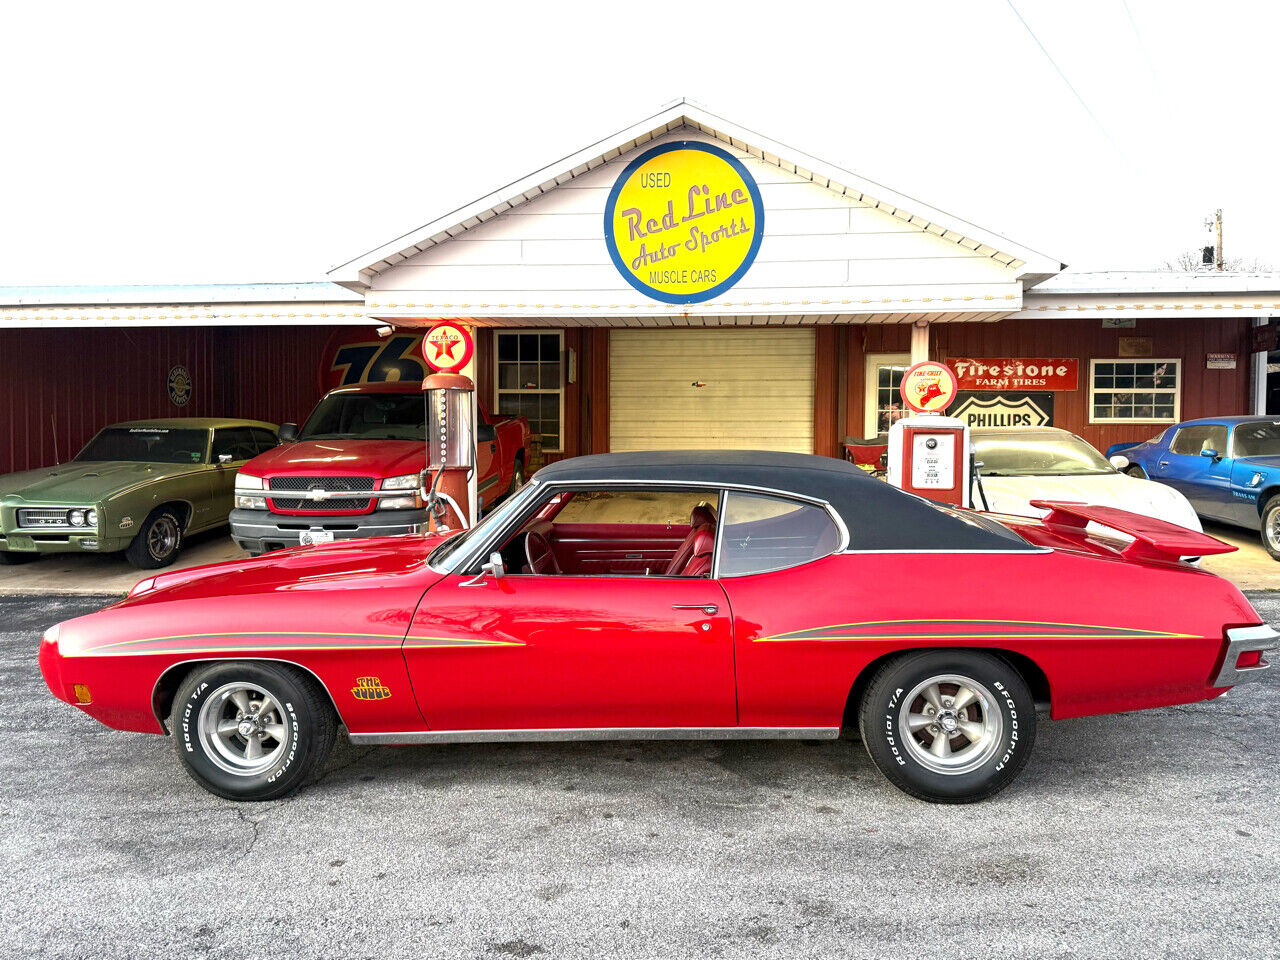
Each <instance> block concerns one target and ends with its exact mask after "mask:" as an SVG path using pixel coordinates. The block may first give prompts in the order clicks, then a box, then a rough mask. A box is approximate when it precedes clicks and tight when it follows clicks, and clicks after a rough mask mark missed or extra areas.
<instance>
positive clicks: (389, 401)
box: [298, 393, 427, 442]
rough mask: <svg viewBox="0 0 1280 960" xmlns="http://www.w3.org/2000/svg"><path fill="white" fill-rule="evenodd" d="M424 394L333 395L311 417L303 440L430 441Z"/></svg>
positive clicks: (299, 437) (302, 433) (326, 398)
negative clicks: (428, 439) (426, 424)
mask: <svg viewBox="0 0 1280 960" xmlns="http://www.w3.org/2000/svg"><path fill="white" fill-rule="evenodd" d="M425 418H426V403H425V402H424V401H423V399H422V394H420V393H331V394H329V396H327V397H325V398H324V399H323V400H321V401H320V405H319V406H317V407H316V409H315V412H314V413H312V414H311V416H310V417H308V418H307V422H306V424H305V425H304V426H303V428H302V432H301V433H300V434H299V435H298V439H299V440H346V439H354V438H361V439H366V440H420V441H423V442H425V441H426V439H427V433H426V427H425V425H424V424H425Z"/></svg>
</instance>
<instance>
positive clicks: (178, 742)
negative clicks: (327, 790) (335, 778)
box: [169, 661, 338, 800]
mask: <svg viewBox="0 0 1280 960" xmlns="http://www.w3.org/2000/svg"><path fill="white" fill-rule="evenodd" d="M169 729H170V731H171V732H172V733H173V739H174V746H175V748H176V749H177V751H178V757H179V759H180V760H181V761H182V764H183V766H184V767H186V770H187V773H189V774H190V775H191V777H192V779H194V780H195V781H196V782H197V783H199V784H200V785H201V786H202V787H204V788H205V789H206V790H208V791H209V792H210V793H216V794H217V795H218V796H220V797H226V798H227V799H229V800H274V799H275V798H276V797H281V796H284V795H285V794H286V793H289V792H291V791H293V790H296V789H297V788H298V787H300V786H302V785H303V784H304V783H306V782H307V781H308V780H309V779H310V778H311V777H312V775H313V774H314V773H316V772H317V771H318V770H319V769H320V765H321V764H323V763H324V761H325V758H326V757H328V755H329V752H330V751H331V750H332V749H333V742H334V740H335V738H336V737H337V731H338V724H337V718H336V717H335V716H334V713H333V709H332V707H331V706H330V704H329V700H328V697H327V696H326V695H325V694H324V692H323V691H322V690H321V689H320V688H319V686H318V684H316V683H315V681H314V680H313V679H312V678H311V677H309V676H307V675H306V674H304V673H301V672H300V671H298V670H296V669H294V668H290V667H287V666H284V665H281V664H274V663H265V662H247V661H246V662H230V663H217V664H214V665H212V666H208V667H204V668H203V669H200V670H196V671H195V672H194V673H192V674H191V676H189V677H188V678H187V679H186V681H185V682H184V683H183V684H182V686H181V687H180V688H179V689H178V693H177V695H176V696H175V697H174V700H173V711H172V712H171V714H170V716H169Z"/></svg>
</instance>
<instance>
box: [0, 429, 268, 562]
mask: <svg viewBox="0 0 1280 960" xmlns="http://www.w3.org/2000/svg"><path fill="white" fill-rule="evenodd" d="M276 443H277V440H276V427H275V425H274V424H270V423H261V422H259V421H257V420H218V419H211V418H208V419H203V418H197V417H186V418H181V419H173V420H137V421H133V422H129V423H117V424H114V425H113V426H110V427H104V428H103V429H102V430H100V431H99V432H98V434H97V435H96V436H95V437H94V438H93V439H92V440H90V441H89V442H88V443H87V444H86V445H85V448H84V449H83V450H81V451H80V452H79V453H78V454H77V455H76V457H75V459H73V460H71V461H69V462H67V463H62V464H59V465H58V466H56V467H46V468H44V469H43V470H28V471H26V472H24V473H11V474H9V475H8V476H3V477H0V562H4V563H17V562H21V561H22V560H27V559H32V558H34V557H36V556H38V555H39V554H41V553H67V552H71V553H82V552H85V551H92V552H95V553H108V552H111V551H114V550H123V551H124V552H125V556H126V557H128V559H129V562H130V563H132V564H133V565H134V566H135V567H141V568H144V569H153V568H155V567H164V566H168V565H169V564H171V563H173V561H174V559H175V558H176V557H177V556H178V551H179V549H181V546H182V539H183V537H185V536H186V535H187V534H188V533H198V532H200V531H202V530H208V529H210V528H212V527H217V526H221V525H223V524H225V523H226V522H227V515H228V514H229V513H230V512H231V506H232V499H233V497H234V492H233V491H234V489H235V477H236V471H237V470H238V469H239V468H240V467H241V466H242V465H244V463H245V462H246V461H248V460H250V459H252V458H253V457H255V456H257V455H258V454H259V453H263V452H264V451H266V450H269V449H270V448H272V447H274V446H275V445H276Z"/></svg>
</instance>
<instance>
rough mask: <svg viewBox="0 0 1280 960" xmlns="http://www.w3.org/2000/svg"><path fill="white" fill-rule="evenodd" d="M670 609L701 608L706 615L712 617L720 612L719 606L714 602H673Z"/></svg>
mask: <svg viewBox="0 0 1280 960" xmlns="http://www.w3.org/2000/svg"><path fill="white" fill-rule="evenodd" d="M671 609H672V610H701V611H702V612H703V613H705V614H706V615H707V616H708V617H714V616H715V615H716V614H717V613H719V612H720V608H719V607H717V606H716V605H715V604H714V603H673V604H672V605H671Z"/></svg>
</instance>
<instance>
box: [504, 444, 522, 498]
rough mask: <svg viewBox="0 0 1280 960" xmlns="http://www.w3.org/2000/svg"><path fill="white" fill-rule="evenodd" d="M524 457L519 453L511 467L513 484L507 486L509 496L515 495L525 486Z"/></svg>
mask: <svg viewBox="0 0 1280 960" xmlns="http://www.w3.org/2000/svg"><path fill="white" fill-rule="evenodd" d="M524 479H525V477H524V457H523V456H521V455H519V454H517V455H516V462H515V463H514V464H513V465H512V467H511V485H510V486H509V487H507V496H508V497H510V496H514V495H515V494H516V493H517V492H518V491H519V489H520V488H521V487H523V486H524Z"/></svg>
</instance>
